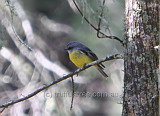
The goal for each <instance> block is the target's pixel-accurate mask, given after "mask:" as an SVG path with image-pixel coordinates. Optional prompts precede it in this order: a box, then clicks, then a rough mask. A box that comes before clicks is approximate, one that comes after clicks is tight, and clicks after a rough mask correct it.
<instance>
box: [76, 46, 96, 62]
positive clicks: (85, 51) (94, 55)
mask: <svg viewBox="0 0 160 116" xmlns="http://www.w3.org/2000/svg"><path fill="white" fill-rule="evenodd" d="M79 50H80V51H82V52H83V53H85V54H86V55H87V56H89V57H90V58H92V59H93V60H98V57H97V55H96V54H95V53H93V52H92V51H91V50H90V49H89V48H87V47H85V48H83V49H82V48H80V49H79Z"/></svg>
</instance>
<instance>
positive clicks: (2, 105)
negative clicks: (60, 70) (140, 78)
mask: <svg viewBox="0 0 160 116" xmlns="http://www.w3.org/2000/svg"><path fill="white" fill-rule="evenodd" d="M122 58H123V56H122V55H120V54H115V55H111V56H106V57H105V58H102V59H100V60H96V61H94V62H92V63H89V64H87V65H85V66H84V67H83V68H79V69H77V70H76V71H74V72H72V73H70V74H67V75H65V76H63V77H62V78H59V79H57V80H55V81H52V82H50V83H48V84H45V85H43V86H42V87H40V88H38V89H37V90H35V91H34V92H32V93H30V94H28V95H26V96H24V97H22V98H19V99H16V100H11V101H9V102H6V103H4V104H0V108H6V107H8V106H10V105H13V104H16V103H18V102H22V101H25V100H27V99H29V98H31V97H33V96H35V95H36V94H38V93H39V92H41V91H43V90H45V89H47V88H49V87H50V86H52V85H55V84H57V83H59V82H61V81H63V80H66V79H68V78H70V77H73V76H74V75H76V74H78V73H79V72H82V71H83V70H85V69H87V68H89V67H91V66H93V65H97V64H99V63H102V62H105V61H109V60H114V59H122Z"/></svg>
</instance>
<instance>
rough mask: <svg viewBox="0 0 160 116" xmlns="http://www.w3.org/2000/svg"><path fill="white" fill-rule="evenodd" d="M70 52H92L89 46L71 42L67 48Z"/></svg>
mask: <svg viewBox="0 0 160 116" xmlns="http://www.w3.org/2000/svg"><path fill="white" fill-rule="evenodd" d="M65 50H67V51H68V52H72V51H73V50H86V51H91V50H90V49H89V48H88V47H87V46H85V45H83V44H82V43H81V42H77V41H71V42H69V43H68V44H67V47H66V48H65Z"/></svg>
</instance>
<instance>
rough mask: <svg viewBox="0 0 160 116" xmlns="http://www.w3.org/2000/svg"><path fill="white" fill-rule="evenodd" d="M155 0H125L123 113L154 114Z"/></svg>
mask: <svg viewBox="0 0 160 116" xmlns="http://www.w3.org/2000/svg"><path fill="white" fill-rule="evenodd" d="M158 1H159V0H126V4H125V8H126V9H125V53H124V73H125V75H124V96H123V111H122V115H123V116H158V115H159V92H158V66H159V55H158V49H157V48H156V46H158V45H159V7H158V5H159V3H158Z"/></svg>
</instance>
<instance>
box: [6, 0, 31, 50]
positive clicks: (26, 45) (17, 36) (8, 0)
mask: <svg viewBox="0 0 160 116" xmlns="http://www.w3.org/2000/svg"><path fill="white" fill-rule="evenodd" d="M6 2H7V5H8V7H9V10H10V13H11V27H12V30H13V32H14V34H15V35H16V38H17V39H18V41H19V42H20V43H21V44H23V45H24V46H25V47H26V48H27V49H28V50H29V51H32V48H31V47H30V46H29V45H28V44H27V43H26V42H24V41H23V40H22V39H21V38H20V36H19V35H18V34H17V32H16V30H15V28H14V27H13V16H14V7H13V6H11V3H10V0H6Z"/></svg>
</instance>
